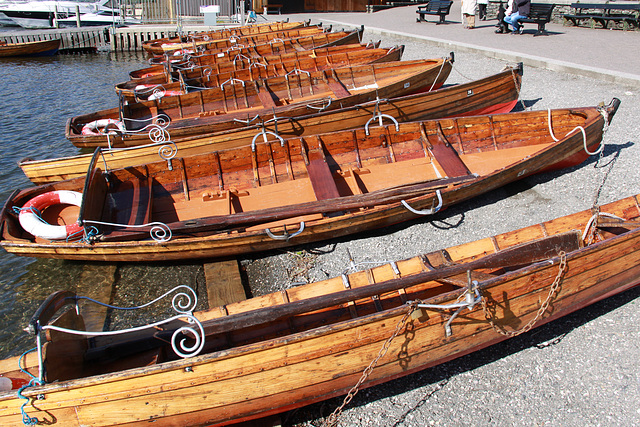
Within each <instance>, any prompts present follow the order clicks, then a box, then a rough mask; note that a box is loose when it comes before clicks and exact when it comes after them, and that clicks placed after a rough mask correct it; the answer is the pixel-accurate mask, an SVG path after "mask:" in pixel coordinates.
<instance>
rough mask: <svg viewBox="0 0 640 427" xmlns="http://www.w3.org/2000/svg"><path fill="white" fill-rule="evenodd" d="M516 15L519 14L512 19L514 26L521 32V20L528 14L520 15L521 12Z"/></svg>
mask: <svg viewBox="0 0 640 427" xmlns="http://www.w3.org/2000/svg"><path fill="white" fill-rule="evenodd" d="M516 15H517V16H515V17H514V18H513V19H512V20H511V22H513V28H514V31H518V32H519V31H520V30H521V29H522V24H520V21H521V20H523V19H524V18H526V16H523V15H519V14H516ZM516 28H517V29H516Z"/></svg>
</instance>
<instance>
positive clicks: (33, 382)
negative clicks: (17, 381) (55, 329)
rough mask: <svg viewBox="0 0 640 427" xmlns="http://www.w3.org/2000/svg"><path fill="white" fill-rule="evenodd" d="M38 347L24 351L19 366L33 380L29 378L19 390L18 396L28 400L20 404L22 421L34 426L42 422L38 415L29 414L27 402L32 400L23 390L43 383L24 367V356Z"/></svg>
mask: <svg viewBox="0 0 640 427" xmlns="http://www.w3.org/2000/svg"><path fill="white" fill-rule="evenodd" d="M37 349H38V347H34V348H32V349H31V350H27V351H25V352H24V353H22V355H21V356H20V358H19V359H18V368H20V371H21V372H23V373H25V374H27V375H28V376H30V377H31V380H29V382H28V383H27V384H25V385H23V386H22V387H20V388H19V389H18V391H17V394H18V398H20V399H24V400H26V402H24V403H23V404H22V406H20V413H21V414H22V423H23V424H24V425H26V426H33V425H37V424H40V420H38V418H37V417H31V416H29V414H27V411H26V410H25V406H27V404H28V403H29V402H30V400H31V398H29V397H27V396H24V395H23V394H22V392H23V391H25V390H26V389H27V388H29V387H35V386H39V385H42V384H43V383H42V382H41V381H40V380H39V379H38V378H36V377H35V376H34V375H33V374H32V373H31V372H29V371H27V370H26V369H23V368H22V359H23V358H24V356H26V355H27V354H29V353H31V352H32V351H35V350H37Z"/></svg>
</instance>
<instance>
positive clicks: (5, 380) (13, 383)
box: [0, 377, 29, 392]
mask: <svg viewBox="0 0 640 427" xmlns="http://www.w3.org/2000/svg"><path fill="white" fill-rule="evenodd" d="M28 383H29V380H25V379H22V378H9V377H0V392H5V391H11V390H17V389H19V388H20V387H22V386H23V385H26V384H28Z"/></svg>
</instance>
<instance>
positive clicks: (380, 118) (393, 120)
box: [364, 113, 400, 136]
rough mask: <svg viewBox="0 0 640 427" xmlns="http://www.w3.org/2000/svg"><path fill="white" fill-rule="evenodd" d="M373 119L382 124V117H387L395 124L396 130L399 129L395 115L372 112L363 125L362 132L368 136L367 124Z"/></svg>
mask: <svg viewBox="0 0 640 427" xmlns="http://www.w3.org/2000/svg"><path fill="white" fill-rule="evenodd" d="M375 119H378V125H379V126H382V119H389V120H391V121H392V122H393V123H394V124H395V126H396V132H399V131H400V125H399V124H398V121H397V120H396V119H395V117H393V116H390V115H389V114H380V113H378V114H374V115H373V117H371V118H370V119H369V120H368V121H367V123H366V124H365V125H364V133H365V135H367V136H369V124H370V123H371V122H372V121H374V120H375Z"/></svg>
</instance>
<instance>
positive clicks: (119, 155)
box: [20, 64, 522, 184]
mask: <svg viewBox="0 0 640 427" xmlns="http://www.w3.org/2000/svg"><path fill="white" fill-rule="evenodd" d="M521 81H522V64H519V66H517V67H514V68H507V69H505V70H504V71H502V72H500V73H498V74H495V75H492V76H488V77H485V78H483V79H479V80H475V81H472V82H469V83H464V84H459V85H453V86H449V87H446V88H443V89H439V90H436V91H431V92H426V93H419V94H415V95H408V96H403V97H398V98H392V99H384V100H379V101H371V102H368V103H365V104H358V105H356V106H353V107H346V108H341V109H339V110H335V111H326V112H322V113H316V114H309V115H306V116H301V117H296V118H293V119H290V120H278V121H275V120H271V121H267V122H266V123H265V124H264V126H263V125H253V126H247V127H245V128H242V129H233V130H229V131H224V132H217V133H214V134H209V135H203V136H201V137H194V138H188V139H185V140H182V141H180V142H179V143H177V144H176V146H175V148H177V150H175V149H173V148H174V147H173V146H170V145H164V144H156V145H151V146H138V147H130V148H125V149H113V150H106V151H103V153H104V154H105V155H104V161H105V162H106V164H107V166H108V168H109V169H120V168H124V167H127V166H137V165H143V164H146V163H151V162H155V161H158V160H159V159H160V158H165V159H167V158H171V157H174V156H177V155H179V157H187V156H192V155H195V154H202V153H206V152H209V151H212V150H216V149H228V148H233V147H241V146H244V145H250V144H251V143H252V142H253V141H254V140H256V139H257V138H258V139H259V140H260V141H262V140H263V135H264V136H265V137H266V138H267V139H271V140H273V139H274V138H276V136H275V135H278V136H280V137H282V138H285V139H287V138H293V137H300V136H308V135H314V134H318V133H327V132H331V131H337V130H345V129H352V128H357V127H360V128H364V127H365V126H367V123H369V124H370V125H371V126H375V125H376V124H378V123H379V118H381V117H382V118H385V120H389V118H390V117H391V118H395V119H396V120H397V121H401V122H404V121H415V120H426V119H437V118H441V117H454V116H469V115H478V114H498V113H507V112H510V111H511V109H512V108H513V107H514V106H515V104H516V102H517V101H518V94H519V92H520V85H521ZM161 147H162V149H161ZM91 157H92V156H91V154H83V155H78V156H72V157H66V158H61V159H50V160H23V161H21V162H20V167H21V168H22V171H23V172H24V173H25V175H26V176H27V177H28V178H29V179H30V180H31V181H32V182H33V183H34V184H45V183H48V182H56V181H61V180H64V179H69V178H76V177H80V176H84V175H85V174H86V173H87V168H88V167H89V163H90V162H91Z"/></svg>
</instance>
